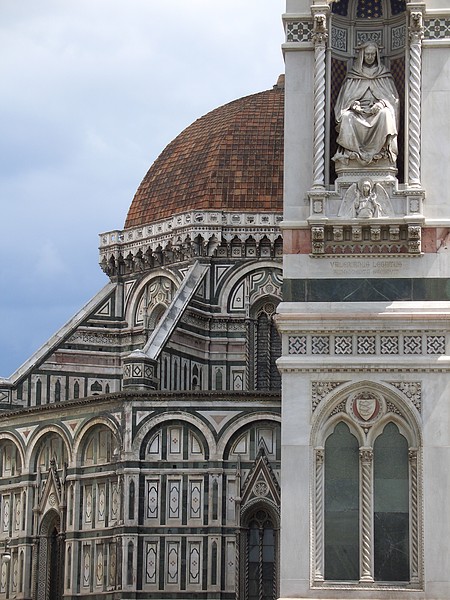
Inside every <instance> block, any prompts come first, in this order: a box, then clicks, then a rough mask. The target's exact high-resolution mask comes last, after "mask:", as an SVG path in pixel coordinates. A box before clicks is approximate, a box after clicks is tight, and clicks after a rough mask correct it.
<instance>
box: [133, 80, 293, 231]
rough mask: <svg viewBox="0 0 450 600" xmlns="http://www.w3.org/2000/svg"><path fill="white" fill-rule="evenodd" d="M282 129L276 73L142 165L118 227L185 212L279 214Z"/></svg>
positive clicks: (280, 82) (281, 89) (281, 99)
mask: <svg viewBox="0 0 450 600" xmlns="http://www.w3.org/2000/svg"><path fill="white" fill-rule="evenodd" d="M283 128H284V78H283V76H280V78H279V80H278V82H277V84H276V85H275V86H274V87H273V89H271V90H267V91H265V92H261V93H259V94H253V95H251V96H246V97H245V98H240V99H239V100H235V101H234V102H230V103H229V104H225V105H224V106H221V107H219V108H216V109H215V110H213V111H211V112H210V113H208V114H206V115H205V116H204V117H201V118H200V119H198V120H197V121H195V122H194V123H193V124H192V125H190V126H189V127H187V128H186V129H185V130H184V131H183V132H182V133H180V135H178V136H177V137H176V138H175V139H174V140H173V141H172V142H171V143H170V144H169V145H168V146H167V147H166V148H165V150H163V152H162V153H161V154H160V156H159V157H158V158H157V159H156V161H155V162H154V163H153V165H152V166H151V167H150V169H149V171H148V172H147V174H146V176H145V177H144V179H143V181H142V183H141V184H140V186H139V188H138V190H137V192H136V194H135V196H134V199H133V202H132V203H131V206H130V209H129V211H128V215H127V218H126V222H125V229H128V228H132V227H139V226H141V225H146V224H148V223H151V222H154V221H157V220H159V219H165V218H168V217H170V216H173V215H174V214H177V213H181V212H185V211H190V210H207V209H209V210H211V209H213V210H214V209H217V210H225V211H239V212H245V211H248V212H250V211H253V212H269V211H270V212H277V211H280V212H281V211H282V202H283V140H284V135H283Z"/></svg>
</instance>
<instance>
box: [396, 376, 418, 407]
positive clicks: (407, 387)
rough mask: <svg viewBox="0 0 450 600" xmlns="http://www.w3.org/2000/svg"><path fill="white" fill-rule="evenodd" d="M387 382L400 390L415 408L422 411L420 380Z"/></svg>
mask: <svg viewBox="0 0 450 600" xmlns="http://www.w3.org/2000/svg"><path fill="white" fill-rule="evenodd" d="M389 384H390V385H392V386H394V387H395V388H397V389H398V390H399V391H400V392H402V394H404V395H405V396H406V397H407V398H408V400H410V401H411V402H412V403H413V404H414V406H415V407H416V408H417V410H418V411H419V412H422V383H421V382H420V381H390V382H389Z"/></svg>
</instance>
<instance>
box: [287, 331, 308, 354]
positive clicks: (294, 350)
mask: <svg viewBox="0 0 450 600" xmlns="http://www.w3.org/2000/svg"><path fill="white" fill-rule="evenodd" d="M306 353H307V349H306V335H293V336H289V354H306Z"/></svg>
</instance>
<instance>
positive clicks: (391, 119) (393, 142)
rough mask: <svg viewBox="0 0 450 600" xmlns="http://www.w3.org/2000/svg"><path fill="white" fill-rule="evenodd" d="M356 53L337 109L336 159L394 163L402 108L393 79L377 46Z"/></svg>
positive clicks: (363, 46)
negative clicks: (400, 109) (382, 160)
mask: <svg viewBox="0 0 450 600" xmlns="http://www.w3.org/2000/svg"><path fill="white" fill-rule="evenodd" d="M357 51H358V55H357V57H356V59H355V60H354V63H353V67H352V68H351V69H350V70H349V71H348V72H347V76H346V78H345V80H344V83H343V84H342V87H341V89H340V92H339V95H338V98H337V100H336V106H335V108H334V113H335V117H336V129H337V132H338V136H337V144H338V149H337V152H336V154H335V155H334V157H333V160H334V161H341V162H342V163H343V164H348V162H349V160H357V161H358V162H359V163H361V164H362V165H369V164H370V163H373V162H376V161H378V160H380V159H388V161H389V163H390V164H395V162H396V160H397V153H398V150H397V133H398V123H399V108H400V105H399V96H398V93H397V90H396V88H395V84H394V80H393V78H392V75H391V73H390V71H389V70H388V69H387V68H386V67H385V66H384V65H383V64H382V62H381V60H380V49H379V48H378V45H377V44H375V43H374V42H365V43H364V44H362V45H361V46H359V48H357Z"/></svg>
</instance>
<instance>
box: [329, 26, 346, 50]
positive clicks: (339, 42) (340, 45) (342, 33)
mask: <svg viewBox="0 0 450 600" xmlns="http://www.w3.org/2000/svg"><path fill="white" fill-rule="evenodd" d="M347 46H348V31H347V29H343V28H341V27H336V26H334V25H333V26H332V27H331V47H332V48H333V50H338V51H340V52H347Z"/></svg>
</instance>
